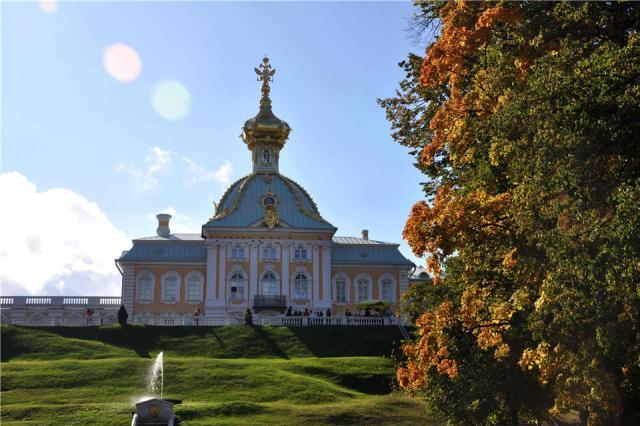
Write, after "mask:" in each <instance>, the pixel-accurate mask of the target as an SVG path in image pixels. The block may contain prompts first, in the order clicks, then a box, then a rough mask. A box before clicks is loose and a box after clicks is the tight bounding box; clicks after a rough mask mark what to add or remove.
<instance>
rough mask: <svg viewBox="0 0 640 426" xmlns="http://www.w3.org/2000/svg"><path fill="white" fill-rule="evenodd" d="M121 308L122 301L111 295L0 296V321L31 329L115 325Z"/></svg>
mask: <svg viewBox="0 0 640 426" xmlns="http://www.w3.org/2000/svg"><path fill="white" fill-rule="evenodd" d="M120 305H121V298H120V297H113V296H2V297H0V315H1V317H0V318H1V322H2V323H3V324H14V325H22V326H32V327H54V326H56V327H57V326H62V327H84V326H94V325H108V324H112V323H115V322H117V314H118V309H120ZM89 308H91V309H92V310H93V316H92V317H91V318H87V315H86V312H87V309H89Z"/></svg>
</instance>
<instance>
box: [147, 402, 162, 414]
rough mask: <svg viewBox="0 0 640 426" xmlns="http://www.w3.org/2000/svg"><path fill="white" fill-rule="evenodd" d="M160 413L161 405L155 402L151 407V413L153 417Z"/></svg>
mask: <svg viewBox="0 0 640 426" xmlns="http://www.w3.org/2000/svg"><path fill="white" fill-rule="evenodd" d="M159 414H160V406H159V405H158V404H154V405H152V406H150V407H149V415H150V416H151V417H158V415H159Z"/></svg>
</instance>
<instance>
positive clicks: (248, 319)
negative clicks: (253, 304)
mask: <svg viewBox="0 0 640 426" xmlns="http://www.w3.org/2000/svg"><path fill="white" fill-rule="evenodd" d="M244 323H245V324H246V325H253V314H252V313H251V309H249V308H247V310H246V311H244Z"/></svg>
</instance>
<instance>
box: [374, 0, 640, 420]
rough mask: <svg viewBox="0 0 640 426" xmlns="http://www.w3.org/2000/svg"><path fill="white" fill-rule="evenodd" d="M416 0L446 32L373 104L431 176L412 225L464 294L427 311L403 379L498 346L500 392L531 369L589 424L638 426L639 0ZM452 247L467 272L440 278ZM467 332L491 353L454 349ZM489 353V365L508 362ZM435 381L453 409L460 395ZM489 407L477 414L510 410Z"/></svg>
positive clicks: (446, 379)
mask: <svg viewBox="0 0 640 426" xmlns="http://www.w3.org/2000/svg"><path fill="white" fill-rule="evenodd" d="M419 10H420V13H419V14H418V15H417V16H418V18H417V19H420V20H422V25H419V27H420V28H429V25H435V24H437V25H438V27H437V28H438V31H439V37H438V38H437V39H435V40H434V41H433V42H431V43H430V44H429V45H428V46H427V49H426V55H425V57H424V58H421V57H418V56H410V57H409V59H408V60H407V61H405V62H403V63H402V64H401V65H402V66H403V68H404V69H405V71H406V74H407V76H406V78H405V80H403V81H402V82H401V83H400V90H399V91H398V94H397V96H396V97H394V98H390V99H385V100H382V101H380V103H381V105H382V106H383V107H384V108H385V109H386V111H387V116H388V118H389V120H390V121H391V123H392V131H393V137H394V139H395V140H396V141H397V142H399V143H401V144H403V145H405V146H407V147H409V148H410V149H411V153H412V155H413V156H414V157H415V164H416V166H417V167H418V168H419V169H420V170H421V171H422V172H423V173H425V174H426V175H427V176H428V178H429V179H428V181H427V183H426V184H424V191H425V195H426V200H423V201H420V202H418V203H417V204H416V205H415V206H414V207H413V209H412V212H411V215H410V218H409V220H408V222H407V225H406V228H405V232H404V236H405V238H406V239H407V240H408V242H409V244H410V245H411V247H412V248H413V250H414V251H415V252H416V254H417V255H424V254H428V255H429V260H428V267H429V268H430V270H431V272H432V273H433V275H434V284H435V285H436V286H439V285H445V286H447V285H449V286H453V288H454V289H457V292H456V291H454V292H452V293H449V294H446V293H447V292H446V291H443V294H444V295H445V296H446V297H445V298H444V299H443V300H441V301H440V302H439V303H437V304H434V305H433V306H425V307H424V311H423V312H422V314H421V315H420V316H419V318H418V321H417V322H418V324H419V326H420V330H421V334H420V336H419V338H418V340H417V342H416V343H415V344H414V345H408V346H407V347H406V348H405V353H406V356H407V362H406V365H404V366H402V367H401V368H400V369H399V371H398V373H399V379H400V383H401V384H402V385H403V386H405V387H406V388H407V389H410V390H412V391H414V392H423V393H424V394H429V393H430V392H431V391H434V392H436V393H438V392H441V393H442V392H444V391H446V389H447V388H446V386H454V385H455V383H456V381H462V382H464V377H463V375H466V374H469V373H468V369H469V368H471V369H478V368H482V367H481V366H482V365H483V364H486V363H487V362H488V361H487V359H485V358H482V356H486V355H491V358H492V359H494V360H495V362H496V363H497V365H498V366H502V367H503V370H502V371H505V372H508V376H509V377H507V378H506V379H505V380H506V382H505V383H506V386H507V387H508V388H513V386H514V385H515V384H517V383H519V382H520V381H521V380H525V382H527V381H526V378H527V377H526V376H522V377H519V373H517V371H522V372H525V373H526V374H531V375H533V376H534V377H535V378H536V379H537V381H538V383H539V385H540V386H542V387H543V388H544V389H547V390H548V392H550V394H551V396H552V397H553V401H552V403H550V404H549V406H548V407H547V408H548V409H549V410H550V412H551V413H552V414H555V413H557V412H559V411H563V410H567V409H577V410H579V411H580V412H581V413H583V414H584V418H585V421H588V423H589V424H592V425H597V424H602V425H605V424H606V425H619V424H622V422H623V421H626V422H629V424H632V423H631V422H633V420H631V419H633V418H636V419H637V415H638V407H639V406H640V391H639V388H640V381H639V377H640V371H639V370H640V367H639V364H640V363H639V361H638V360H640V289H639V283H640V237H639V235H640V232H639V231H640V203H639V202H638V201H640V120H638V117H640V35H639V31H638V30H639V26H640V24H639V22H640V6H639V5H638V4H637V3H627V2H622V3H615V2H607V3H578V2H572V3H569V2H555V3H551V2H504V3H503V2H494V3H489V2H482V3H481V2H474V3H465V2H433V3H425V4H422V5H421V6H419ZM452 257H455V258H457V259H458V260H457V261H459V262H460V264H461V265H462V268H461V271H462V272H461V273H458V274H454V275H455V279H454V278H451V279H449V270H448V269H447V276H446V278H443V277H442V276H441V271H442V270H443V268H445V267H447V268H448V266H449V263H448V261H449V259H451V258H452ZM452 280H453V281H455V283H454V282H452ZM460 336H463V337H460ZM460 342H471V343H473V345H472V346H473V347H474V348H477V350H479V351H483V352H477V351H476V350H475V349H474V350H459V349H460V348H461V347H465V346H464V345H460ZM467 346H469V345H468V344H467ZM478 357H479V358H478ZM479 359H480V360H481V362H479V361H478V360H479ZM487 365H488V367H487V368H486V371H487V374H494V373H495V374H498V373H500V370H499V369H494V368H493V367H492V366H491V365H489V364H487ZM472 376H473V375H472V374H471V375H469V377H472ZM493 390H494V388H491V387H488V388H485V389H480V391H481V393H483V394H484V395H485V397H486V396H487V395H489V393H490V392H492V391H493ZM442 394H443V395H446V396H447V398H445V399H444V400H441V401H440V402H439V403H437V404H436V405H438V406H440V407H442V408H443V410H445V409H446V407H445V404H446V403H447V402H451V400H452V399H458V400H461V399H463V398H464V396H463V395H458V394H455V392H454V393H451V392H450V393H446V392H444V393H442ZM518 398H519V400H518V401H512V403H511V408H510V410H511V411H513V408H514V407H516V408H517V407H520V408H517V410H518V411H519V413H520V415H524V416H527V415H535V413H536V412H537V410H538V405H539V402H540V401H544V399H536V400H535V401H531V400H528V399H527V398H526V396H524V395H519V396H518ZM459 406H460V407H463V404H460V405H459ZM463 411H464V408H463ZM527 411H528V412H529V413H530V414H527ZM482 413H484V414H482V415H480V416H479V417H478V416H476V417H474V420H473V421H474V422H485V421H488V422H491V421H499V420H496V419H497V417H496V416H503V415H504V412H503V411H501V410H500V409H498V408H495V409H494V408H492V409H489V410H485V411H482ZM501 413H502V414H501ZM468 414H470V415H472V414H473V413H472V407H470V408H469V413H468ZM515 414H516V415H515V416H512V418H513V419H514V420H515V417H517V413H515ZM473 415H475V414H473ZM452 416H453V415H452ZM453 417H456V416H453ZM457 418H458V419H462V417H461V416H457ZM625 419H626V420H625ZM461 421H463V422H464V420H461Z"/></svg>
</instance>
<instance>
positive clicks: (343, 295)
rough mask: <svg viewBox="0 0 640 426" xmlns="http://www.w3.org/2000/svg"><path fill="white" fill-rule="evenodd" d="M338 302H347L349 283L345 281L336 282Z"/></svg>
mask: <svg viewBox="0 0 640 426" xmlns="http://www.w3.org/2000/svg"><path fill="white" fill-rule="evenodd" d="M335 301H336V302H338V303H346V302H347V283H346V282H345V281H344V280H336V300H335Z"/></svg>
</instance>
